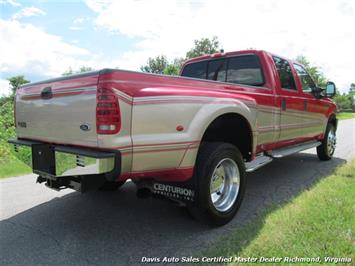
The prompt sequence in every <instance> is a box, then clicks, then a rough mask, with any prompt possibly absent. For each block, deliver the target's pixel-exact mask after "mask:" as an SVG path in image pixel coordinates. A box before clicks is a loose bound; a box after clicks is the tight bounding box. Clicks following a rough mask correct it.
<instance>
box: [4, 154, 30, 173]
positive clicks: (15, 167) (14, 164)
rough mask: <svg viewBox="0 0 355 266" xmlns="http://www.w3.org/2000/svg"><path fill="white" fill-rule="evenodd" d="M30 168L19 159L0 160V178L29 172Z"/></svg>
mask: <svg viewBox="0 0 355 266" xmlns="http://www.w3.org/2000/svg"><path fill="white" fill-rule="evenodd" d="M31 172H32V170H31V168H30V167H28V166H27V165H26V164H24V163H23V162H21V161H20V160H19V159H17V158H15V157H12V158H9V159H8V160H0V178H4V177H10V176H18V175H23V174H29V173H31Z"/></svg>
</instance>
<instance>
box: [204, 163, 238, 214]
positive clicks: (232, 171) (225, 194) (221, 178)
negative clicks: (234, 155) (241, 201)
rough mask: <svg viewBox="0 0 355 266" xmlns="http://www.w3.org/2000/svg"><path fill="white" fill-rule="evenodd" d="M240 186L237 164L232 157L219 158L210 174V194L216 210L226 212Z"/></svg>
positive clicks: (233, 201) (234, 199)
mask: <svg viewBox="0 0 355 266" xmlns="http://www.w3.org/2000/svg"><path fill="white" fill-rule="evenodd" d="M239 186H240V173H239V168H238V165H237V163H236V162H235V161H233V160H232V159H229V158H226V159H223V160H221V161H220V162H219V163H218V164H217V166H216V167H215V169H214V171H213V174H212V176H211V182H210V195H211V201H212V204H213V206H214V207H215V208H216V210H217V211H220V212H226V211H228V210H229V209H230V208H231V207H232V206H233V204H234V203H235V201H236V199H237V197H238V193H239Z"/></svg>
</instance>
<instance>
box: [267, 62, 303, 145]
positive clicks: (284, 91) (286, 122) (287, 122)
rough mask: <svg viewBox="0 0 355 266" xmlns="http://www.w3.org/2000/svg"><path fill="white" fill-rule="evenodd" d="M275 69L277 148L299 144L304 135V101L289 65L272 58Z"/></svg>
mask: <svg viewBox="0 0 355 266" xmlns="http://www.w3.org/2000/svg"><path fill="white" fill-rule="evenodd" d="M272 58H273V60H274V63H275V66H276V69H277V73H278V80H276V81H279V82H276V84H277V83H279V85H278V86H276V87H277V89H276V94H277V96H276V105H277V106H278V107H279V108H280V135H279V142H278V145H277V146H284V145H291V144H295V143H297V142H300V141H301V140H300V137H302V136H303V135H304V130H305V123H304V121H303V119H302V113H303V112H304V101H303V99H302V97H301V95H300V89H299V88H297V86H296V82H295V78H294V75H293V72H292V67H291V65H290V63H289V62H288V61H287V60H286V59H283V58H280V57H277V56H273V57H272Z"/></svg>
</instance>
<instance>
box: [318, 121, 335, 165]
mask: <svg viewBox="0 0 355 266" xmlns="http://www.w3.org/2000/svg"><path fill="white" fill-rule="evenodd" d="M332 133H333V134H334V136H335V126H334V125H333V124H331V123H329V124H328V125H327V129H326V131H325V134H324V139H323V140H322V144H321V145H319V146H318V147H317V155H318V158H319V160H321V161H328V160H330V159H332V157H333V154H334V151H335V147H334V149H329V146H328V144H330V142H329V141H331V140H329V134H332ZM334 141H335V144H336V140H334ZM335 144H334V145H335Z"/></svg>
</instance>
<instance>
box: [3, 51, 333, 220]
mask: <svg viewBox="0 0 355 266" xmlns="http://www.w3.org/2000/svg"><path fill="white" fill-rule="evenodd" d="M335 89H336V88H335V85H334V83H333V82H328V83H327V85H326V88H325V89H322V88H319V87H317V85H316V84H315V83H314V81H313V80H312V78H311V76H310V75H309V74H308V73H307V71H306V69H305V67H304V66H302V65H301V64H299V63H297V62H294V61H291V60H288V59H286V58H283V57H281V56H278V55H274V54H272V53H269V52H266V51H260V50H244V51H236V52H228V53H216V54H212V55H205V56H201V57H198V58H194V59H191V60H188V61H186V62H185V63H184V65H183V67H182V70H181V74H180V76H165V75H156V74H149V73H141V72H132V71H125V70H117V69H103V70H100V71H95V72H89V73H84V74H79V75H72V76H67V77H61V78H56V79H51V80H46V81H42V82H37V83H31V84H26V85H23V86H22V87H20V88H19V89H18V90H17V92H16V97H15V107H16V108H15V120H16V122H15V123H16V133H17V138H16V139H11V140H9V142H10V143H13V144H14V145H15V149H16V150H17V151H19V152H21V151H20V150H21V149H29V154H31V165H32V168H33V172H34V173H36V174H38V178H37V182H39V183H42V182H44V183H45V184H46V185H47V186H48V187H50V188H53V189H57V190H60V189H63V188H72V189H75V190H78V191H81V192H85V191H89V190H93V189H98V188H101V189H105V190H114V189H117V188H118V187H120V186H122V185H123V184H124V183H125V182H126V181H127V180H128V179H130V180H131V181H132V182H133V183H134V184H135V185H136V186H137V195H138V196H140V197H145V196H149V195H153V196H156V197H163V198H168V199H171V200H173V201H176V202H178V203H180V204H182V205H185V206H187V208H188V209H189V211H190V212H191V213H192V214H193V216H195V217H196V218H198V219H199V220H201V221H203V222H206V223H209V224H213V225H223V224H225V223H227V222H229V221H230V220H231V219H232V218H233V217H234V215H235V214H236V212H237V210H238V208H239V206H240V204H241V202H242V198H243V195H244V191H245V187H246V183H245V181H246V173H248V172H252V171H254V170H256V169H258V168H260V167H262V166H264V165H266V164H267V163H270V162H271V161H272V160H274V159H277V158H280V157H284V156H287V155H290V154H293V153H296V152H299V151H302V150H305V149H309V148H316V149H317V154H318V157H319V159H320V160H329V159H331V157H332V155H333V153H334V150H335V145H336V128H337V119H336V105H335V104H334V102H333V101H332V100H331V99H330V98H331V97H332V96H334V95H335Z"/></svg>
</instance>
